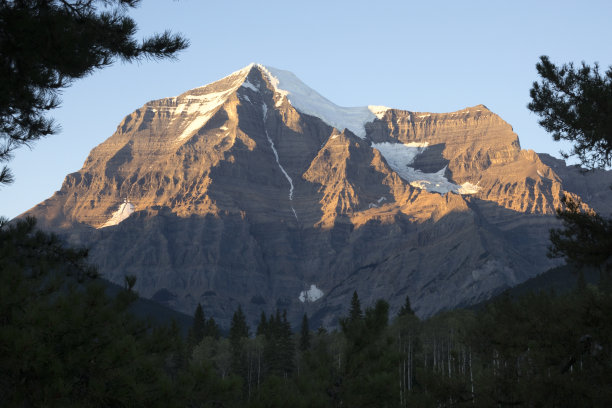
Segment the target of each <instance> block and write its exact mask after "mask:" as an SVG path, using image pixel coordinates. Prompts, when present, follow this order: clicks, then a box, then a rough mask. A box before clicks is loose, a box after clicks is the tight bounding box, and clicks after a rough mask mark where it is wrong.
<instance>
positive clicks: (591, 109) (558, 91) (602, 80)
mask: <svg viewBox="0 0 612 408" xmlns="http://www.w3.org/2000/svg"><path fill="white" fill-rule="evenodd" d="M536 68H537V70H538V74H539V75H540V77H541V78H542V81H541V83H538V82H534V83H533V87H532V88H531V92H530V95H531V99H532V101H531V103H529V105H528V108H529V109H530V110H531V111H532V112H535V113H536V114H538V115H539V116H540V117H542V119H541V120H540V125H542V126H543V127H544V129H546V130H547V131H548V132H550V133H552V136H553V138H554V139H555V140H568V141H571V142H573V143H574V147H573V151H572V152H571V154H570V155H575V156H577V157H578V158H579V159H580V161H581V162H582V163H583V164H584V165H586V166H587V167H589V168H594V167H605V166H610V164H611V159H612V67H610V68H609V69H608V70H607V71H606V72H605V74H603V75H602V74H601V73H600V72H599V66H598V65H597V64H595V65H594V66H593V67H590V66H588V65H586V64H585V63H584V62H583V63H582V65H581V67H580V68H576V67H574V65H573V64H572V63H569V64H564V65H563V66H561V67H557V66H556V65H555V64H553V63H551V62H550V60H549V59H548V57H547V56H542V57H540V62H539V63H538V64H537V65H536Z"/></svg>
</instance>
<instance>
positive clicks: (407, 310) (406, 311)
mask: <svg viewBox="0 0 612 408" xmlns="http://www.w3.org/2000/svg"><path fill="white" fill-rule="evenodd" d="M397 315H398V316H414V315H415V314H414V311H413V310H412V306H410V298H409V297H408V296H406V302H405V303H404V305H403V306H402V308H401V309H400V311H399V313H398V314H397Z"/></svg>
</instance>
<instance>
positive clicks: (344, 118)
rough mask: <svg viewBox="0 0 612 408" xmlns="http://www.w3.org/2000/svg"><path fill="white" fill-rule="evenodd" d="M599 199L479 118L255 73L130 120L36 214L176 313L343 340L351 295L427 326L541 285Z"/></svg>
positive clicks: (605, 203) (593, 182)
mask: <svg viewBox="0 0 612 408" xmlns="http://www.w3.org/2000/svg"><path fill="white" fill-rule="evenodd" d="M604 183H607V184H610V183H612V177H611V176H610V173H609V172H599V173H597V174H592V175H584V174H581V173H578V170H576V169H574V168H571V167H566V166H565V163H563V162H562V161H559V160H556V159H554V158H551V157H550V156H545V157H544V156H543V157H542V158H541V157H540V156H539V155H538V154H536V153H535V152H533V151H525V150H521V148H520V144H519V140H518V137H517V135H516V134H515V133H514V132H513V131H512V128H511V126H510V125H509V124H507V123H506V122H505V121H503V120H502V119H501V118H500V117H499V116H497V115H496V114H494V113H493V112H491V111H490V110H489V109H487V108H486V107H485V106H484V105H478V106H475V107H470V108H466V109H463V110H460V111H457V112H452V113H423V112H409V111H403V110H398V109H391V108H386V107H381V106H367V107H354V108H346V107H340V106H337V105H335V104H334V103H332V102H331V101H329V100H327V99H326V98H324V97H323V96H321V95H320V94H319V93H317V92H316V91H314V90H312V89H310V88H309V87H308V86H307V85H305V84H304V83H303V82H301V81H300V80H299V79H298V78H297V77H295V76H294V75H293V74H291V73H290V72H288V71H283V70H279V69H276V68H272V67H265V66H262V65H257V64H251V65H249V66H247V67H245V68H243V69H241V70H239V71H236V72H234V73H232V74H230V75H228V76H227V77H225V78H223V79H220V80H219V81H216V82H213V83H211V84H209V85H206V86H203V87H199V88H195V89H192V90H190V91H187V92H185V93H183V94H181V95H179V96H176V97H173V98H165V99H160V100H156V101H151V102H149V103H147V104H145V105H144V106H143V107H142V108H140V109H138V110H136V111H135V112H133V113H131V114H130V115H128V116H126V117H125V119H123V121H122V122H121V123H120V124H119V126H118V127H117V130H116V132H115V133H114V134H113V135H112V136H111V137H110V138H109V139H107V140H106V141H105V142H103V143H102V144H100V145H99V146H97V147H96V148H94V149H93V150H92V151H91V153H90V155H89V157H88V158H87V160H86V161H85V164H84V165H83V168H82V169H81V170H79V171H78V172H76V173H72V174H69V175H68V176H66V179H65V180H64V183H63V185H62V187H61V189H60V191H58V192H56V193H55V194H54V195H53V196H52V197H51V198H49V199H47V200H46V201H44V202H43V203H41V204H39V205H37V206H36V207H34V208H32V209H31V210H29V211H28V212H26V214H27V215H34V216H36V217H37V218H38V219H39V221H40V225H41V226H43V227H44V228H47V229H50V230H53V231H56V232H58V233H60V234H62V235H64V236H66V237H67V238H68V239H69V240H70V241H72V242H75V243H79V244H85V245H88V246H90V247H91V251H90V254H91V255H90V257H91V259H92V261H93V262H95V263H97V264H98V265H99V266H100V270H101V272H102V274H103V275H104V276H105V277H107V278H109V279H111V280H113V281H116V282H121V281H122V279H123V276H124V275H128V274H129V275H135V276H136V277H137V289H138V290H139V292H140V293H141V294H142V295H144V296H146V297H150V298H152V299H154V300H157V301H159V302H162V303H165V304H168V305H170V306H172V307H174V308H176V309H177V310H180V311H183V312H186V313H191V312H192V311H193V310H194V309H195V306H196V305H197V304H198V303H201V304H202V305H203V307H204V310H205V313H206V314H207V315H209V316H210V315H212V316H214V317H215V319H218V320H219V321H220V322H221V323H222V324H225V325H228V322H229V318H230V317H231V314H232V313H233V311H234V310H235V309H236V308H237V307H238V305H239V304H240V305H242V307H243V310H244V311H245V313H246V314H247V316H248V318H249V319H250V321H255V320H256V319H257V318H258V316H259V315H260V313H261V311H262V310H263V311H265V312H266V313H270V312H273V311H274V310H276V309H277V308H280V309H287V312H288V315H289V317H290V318H291V319H292V321H294V322H296V323H297V322H298V321H299V319H300V318H301V316H302V314H303V313H304V312H306V313H308V314H309V315H310V316H311V318H314V319H315V323H322V324H324V325H335V324H336V320H335V319H336V318H337V316H338V314H339V313H342V312H343V310H344V307H345V306H346V305H348V303H349V298H350V296H351V294H352V293H353V291H354V290H357V292H358V293H359V296H360V298H361V299H362V301H363V302H364V303H365V304H366V305H367V304H368V303H369V302H373V301H374V300H375V299H378V298H385V299H387V300H388V301H389V302H390V303H391V305H392V310H395V309H399V307H400V306H401V305H402V304H403V302H404V299H405V298H406V296H410V299H411V302H412V304H413V306H414V309H415V310H416V311H417V313H419V314H420V315H421V316H428V315H431V314H432V313H435V312H436V311H439V310H441V309H444V308H451V307H455V306H457V305H463V304H469V303H473V302H477V301H480V300H483V299H485V298H487V297H489V296H491V295H492V294H494V293H496V292H498V291H500V290H501V289H503V288H505V287H508V286H512V285H515V284H518V283H520V282H522V281H524V280H526V279H528V278H530V277H532V276H534V275H536V274H538V273H541V272H543V271H544V270H546V269H547V268H549V267H551V266H553V265H554V263H553V261H551V260H550V259H548V258H546V247H547V244H548V229H549V228H550V227H551V226H553V225H555V222H556V221H555V218H554V211H555V208H557V207H558V206H560V205H561V197H562V196H563V194H570V195H574V196H580V197H581V198H582V199H583V201H584V202H585V203H586V204H585V205H589V206H591V207H592V208H594V209H596V210H598V211H605V212H608V211H610V210H611V208H610V204H609V203H610V202H612V201H611V200H610V198H611V197H610V192H609V191H606V190H604V189H601V188H600V186H601V185H603V184H604Z"/></svg>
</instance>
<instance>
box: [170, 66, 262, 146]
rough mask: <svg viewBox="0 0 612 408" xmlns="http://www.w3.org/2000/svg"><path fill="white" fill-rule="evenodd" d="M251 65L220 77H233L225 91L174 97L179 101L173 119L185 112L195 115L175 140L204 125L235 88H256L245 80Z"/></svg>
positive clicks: (185, 136)
mask: <svg viewBox="0 0 612 408" xmlns="http://www.w3.org/2000/svg"><path fill="white" fill-rule="evenodd" d="M252 67H253V64H251V65H248V66H246V67H244V68H242V69H241V70H239V71H236V72H233V73H231V74H230V75H228V76H226V77H225V78H222V79H220V81H223V80H225V79H228V78H235V79H234V81H233V82H232V84H231V86H230V87H229V89H227V90H225V91H222V92H209V93H206V94H204V95H195V94H187V95H182V96H180V97H177V98H176V99H177V101H179V102H180V103H179V104H178V105H177V106H176V108H175V109H174V111H173V112H172V115H173V119H172V120H173V121H174V120H177V119H178V118H179V117H181V116H182V115H183V114H185V113H186V114H187V115H190V116H194V115H196V116H195V117H194V118H193V119H191V120H190V121H189V124H188V125H187V127H185V128H184V129H183V131H182V132H181V134H180V135H179V137H178V138H177V141H182V140H185V139H187V138H189V137H190V136H192V135H193V134H194V133H195V132H197V131H198V130H199V129H200V128H202V126H204V125H205V124H206V122H208V120H209V119H210V118H211V117H212V116H213V115H214V114H215V113H216V112H217V110H218V108H219V107H220V106H221V105H223V104H224V103H225V101H227V98H228V97H229V96H230V95H231V94H233V93H234V92H236V90H238V88H240V87H241V86H244V87H247V88H249V87H250V88H251V89H255V90H257V88H255V86H254V85H253V84H251V83H250V82H248V80H245V78H246V76H247V75H248V73H249V71H250V70H251V68H252ZM217 82H218V81H217ZM205 87H206V86H204V87H199V88H195V89H194V90H192V91H190V92H193V91H196V90H199V89H202V88H205Z"/></svg>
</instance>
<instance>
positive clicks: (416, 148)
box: [372, 142, 479, 194]
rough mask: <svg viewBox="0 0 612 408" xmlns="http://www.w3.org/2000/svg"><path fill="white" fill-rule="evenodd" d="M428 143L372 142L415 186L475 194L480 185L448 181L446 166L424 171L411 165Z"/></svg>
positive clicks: (405, 178) (391, 164)
mask: <svg viewBox="0 0 612 408" xmlns="http://www.w3.org/2000/svg"><path fill="white" fill-rule="evenodd" d="M428 145H429V144H428V143H427V142H425V143H414V142H413V143H407V144H404V143H389V142H383V143H372V147H373V148H375V149H377V150H378V151H379V152H380V154H382V156H383V157H384V158H385V160H386V161H387V163H388V164H389V167H391V169H393V171H394V172H396V173H397V174H398V175H399V176H400V177H401V178H403V179H404V180H406V181H407V182H409V183H410V185H411V186H413V187H417V188H420V189H422V190H427V191H433V192H436V193H440V194H446V193H448V192H449V191H452V192H454V193H458V194H474V193H476V192H478V189H479V187H478V186H477V185H474V184H472V183H470V182H465V183H463V184H462V185H457V184H455V183H452V182H450V181H448V179H447V178H446V177H444V172H445V171H446V166H444V167H442V168H441V169H440V170H438V171H437V172H435V173H423V172H422V171H421V170H417V169H415V168H413V167H410V165H411V164H412V163H413V162H414V159H415V158H416V157H417V156H418V155H419V154H421V153H423V151H425V149H426V148H427V146H428Z"/></svg>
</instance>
